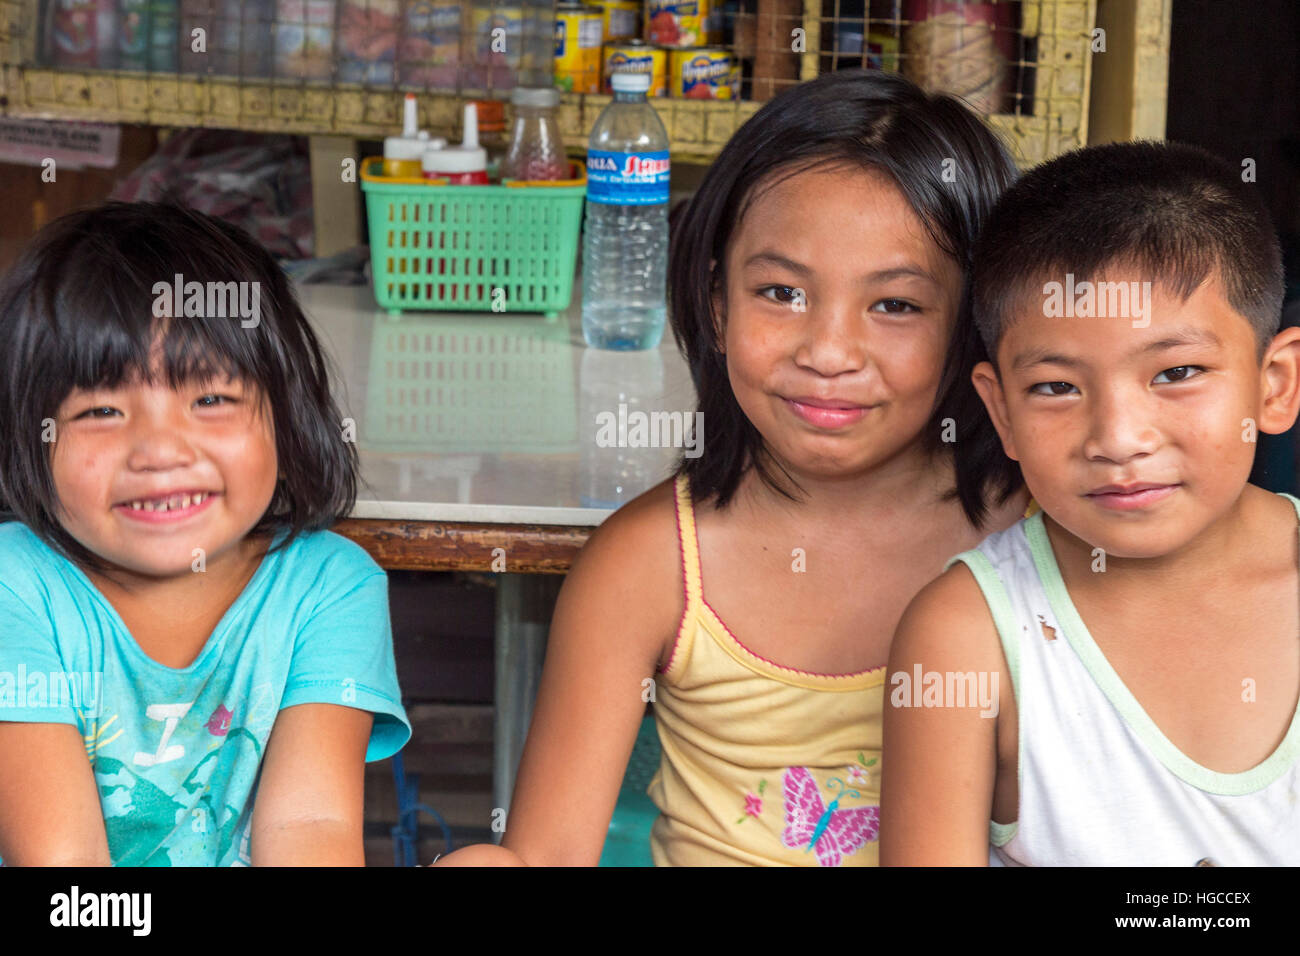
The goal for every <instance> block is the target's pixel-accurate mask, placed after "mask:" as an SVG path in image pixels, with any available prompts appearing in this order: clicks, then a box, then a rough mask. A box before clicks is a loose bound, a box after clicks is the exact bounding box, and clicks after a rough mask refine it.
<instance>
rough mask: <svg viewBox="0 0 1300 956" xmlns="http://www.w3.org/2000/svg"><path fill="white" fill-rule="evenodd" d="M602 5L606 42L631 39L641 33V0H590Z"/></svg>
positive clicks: (593, 3)
mask: <svg viewBox="0 0 1300 956" xmlns="http://www.w3.org/2000/svg"><path fill="white" fill-rule="evenodd" d="M590 2H591V5H592V6H595V7H600V11H601V21H602V23H603V24H604V38H605V39H604V42H606V43H613V42H615V41H620V40H631V39H633V38H635V37H639V36H640V35H641V7H642V3H641V0H590Z"/></svg>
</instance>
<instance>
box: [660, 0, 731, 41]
mask: <svg viewBox="0 0 1300 956" xmlns="http://www.w3.org/2000/svg"><path fill="white" fill-rule="evenodd" d="M712 6H713V0H646V4H645V39H646V42H648V43H655V44H658V45H659V46H662V47H668V48H670V49H678V50H680V49H685V48H687V47H698V46H701V45H703V44H706V43H710V42H714V41H717V40H720V39H721V35H720V32H719V31H718V30H717V29H716V27H715V24H716V22H717V17H716V16H715V15H714V13H713V12H712V11H711V7H712Z"/></svg>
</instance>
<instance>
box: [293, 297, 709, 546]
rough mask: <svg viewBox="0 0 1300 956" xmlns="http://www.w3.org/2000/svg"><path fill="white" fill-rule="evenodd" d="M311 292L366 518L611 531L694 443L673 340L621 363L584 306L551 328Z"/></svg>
mask: <svg viewBox="0 0 1300 956" xmlns="http://www.w3.org/2000/svg"><path fill="white" fill-rule="evenodd" d="M296 291H297V293H298V297H299V301H300V303H301V304H302V307H303V311H304V312H305V313H306V314H307V317H308V319H309V320H310V321H311V323H312V325H313V327H314V328H315V330H316V332H317V334H318V335H319V337H320V339H321V344H322V347H323V348H325V350H326V351H327V352H328V353H329V355H330V357H331V358H332V359H333V361H334V362H335V365H336V367H337V369H338V372H339V374H340V376H341V379H342V380H341V381H338V382H336V383H335V397H336V399H337V401H338V403H339V406H340V409H341V411H342V413H343V415H344V418H345V427H347V428H350V429H351V431H350V432H349V434H350V436H353V437H354V438H355V441H356V443H357V448H358V451H359V452H360V458H361V483H360V488H359V491H358V495H357V506H356V509H355V510H354V511H353V513H352V516H353V517H355V518H386V519H403V520H420V521H472V522H484V523H519V524H561V525H597V524H599V523H600V522H601V521H602V520H604V518H605V517H607V516H608V515H609V513H610V512H611V511H612V510H613V509H614V508H617V507H618V506H619V505H621V504H624V503H626V502H627V501H630V500H631V499H632V498H635V497H636V496H637V495H639V494H640V493H641V492H643V491H645V490H646V489H647V488H650V487H651V486H653V485H655V484H657V483H658V482H659V481H662V480H663V479H664V478H666V477H667V476H668V475H669V474H670V473H671V470H672V466H673V463H674V462H675V461H676V459H677V456H678V455H679V454H680V453H681V446H682V445H683V443H689V442H691V441H692V439H693V435H692V433H691V432H690V431H689V427H690V425H691V423H692V422H693V421H694V412H695V407H696V405H695V391H694V388H693V387H692V384H691V380H690V373H689V370H688V369H687V366H686V363H685V361H684V360H683V359H682V358H681V356H680V355H679V354H678V352H677V348H676V346H675V344H674V343H673V341H672V335H671V332H666V333H665V337H664V338H665V341H664V343H663V344H662V345H661V346H660V347H659V348H657V349H649V350H646V351H642V352H606V351H601V350H599V349H589V348H587V347H586V345H585V344H584V343H583V341H582V332H581V320H580V312H579V306H578V302H577V299H576V297H575V301H574V303H573V305H572V306H570V308H569V310H568V311H567V312H565V313H562V314H561V315H559V316H558V317H556V318H554V319H550V320H548V319H546V318H544V317H542V316H540V315H539V316H532V315H523V314H509V313H506V314H493V313H452V312H408V313H404V314H403V315H401V316H400V317H392V316H389V315H388V313H387V312H385V311H384V310H382V309H380V308H378V306H376V305H375V301H374V298H373V296H372V295H371V292H370V290H369V289H368V288H367V287H364V286H325V285H308V286H299V287H297V289H296ZM665 446H668V447H665ZM674 446H675V447H674Z"/></svg>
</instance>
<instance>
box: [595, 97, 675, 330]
mask: <svg viewBox="0 0 1300 956" xmlns="http://www.w3.org/2000/svg"><path fill="white" fill-rule="evenodd" d="M610 82H611V85H612V86H613V88H614V100H613V102H612V103H610V104H609V105H608V106H607V107H605V111H604V112H603V113H601V114H600V118H599V119H597V120H596V125H595V126H594V127H592V130H591V140H590V141H589V143H588V147H587V218H586V225H585V228H584V231H583V241H582V336H583V338H584V339H586V341H587V344H588V345H590V346H593V347H594V348H600V349H652V348H655V347H656V346H657V345H658V344H659V340H660V339H661V338H663V334H664V320H665V318H666V317H667V314H668V311H667V308H666V306H665V302H664V296H665V287H666V280H667V269H668V173H669V160H668V132H667V130H665V129H664V124H663V121H662V120H660V119H659V114H658V113H656V112H655V109H654V107H653V106H651V105H650V104H649V103H648V102H647V101H646V91H647V90H648V89H650V75H649V74H648V73H615V74H614V75H613V77H611V80H610Z"/></svg>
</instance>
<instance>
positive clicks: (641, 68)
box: [602, 40, 668, 96]
mask: <svg viewBox="0 0 1300 956" xmlns="http://www.w3.org/2000/svg"><path fill="white" fill-rule="evenodd" d="M604 66H605V68H604V73H603V76H604V83H603V86H602V91H603V92H604V93H605V94H606V95H609V96H612V95H613V93H614V89H613V87H611V86H610V77H612V76H613V75H614V74H615V73H648V74H649V75H650V89H649V91H648V92H647V94H646V95H647V96H667V95H668V52H667V51H666V50H661V49H659V48H658V47H653V46H651V45H650V44H649V43H646V42H645V41H644V40H631V41H629V42H627V43H606V44H605V64H604Z"/></svg>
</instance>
